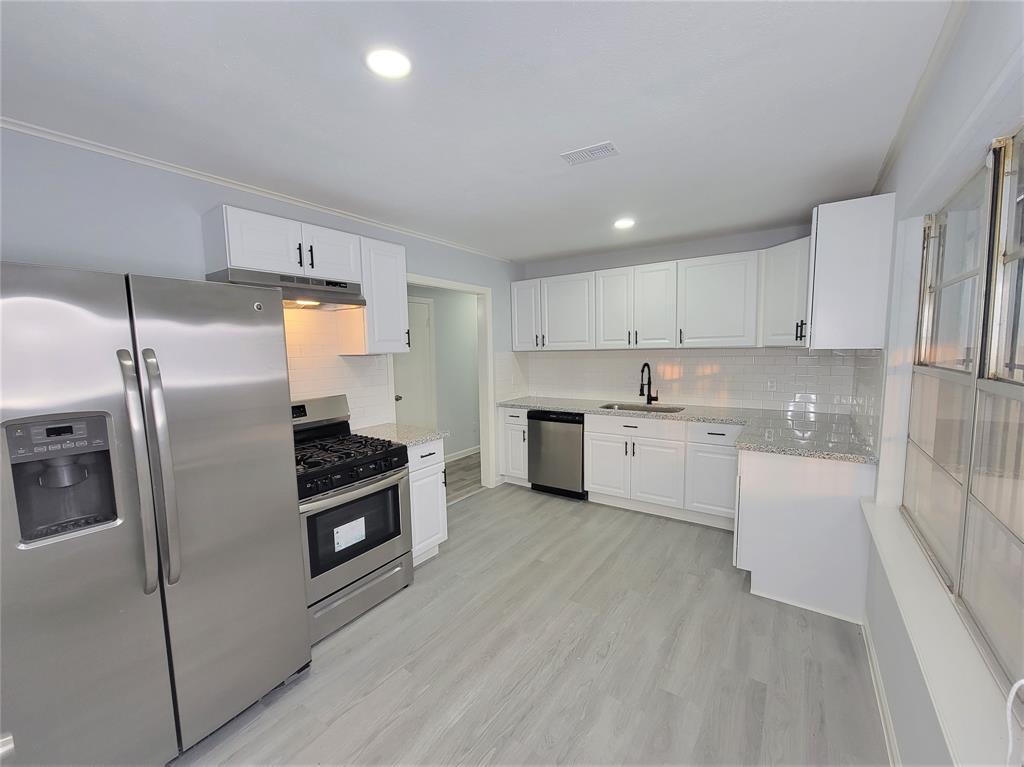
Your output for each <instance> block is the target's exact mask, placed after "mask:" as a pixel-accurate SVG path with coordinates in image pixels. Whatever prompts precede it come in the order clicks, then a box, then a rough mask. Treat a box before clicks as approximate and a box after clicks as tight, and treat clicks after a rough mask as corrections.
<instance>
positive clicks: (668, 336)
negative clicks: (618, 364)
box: [633, 261, 677, 349]
mask: <svg viewBox="0 0 1024 767" xmlns="http://www.w3.org/2000/svg"><path fill="white" fill-rule="evenodd" d="M676 269H677V267H676V262H675V261H669V262H668V263H663V264H644V265H643V266H634V267H633V346H634V347H636V348H638V349H671V348H673V347H675V346H676Z"/></svg>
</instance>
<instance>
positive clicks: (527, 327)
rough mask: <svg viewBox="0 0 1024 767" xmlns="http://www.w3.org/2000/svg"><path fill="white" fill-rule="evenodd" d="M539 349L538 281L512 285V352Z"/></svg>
mask: <svg viewBox="0 0 1024 767" xmlns="http://www.w3.org/2000/svg"><path fill="white" fill-rule="evenodd" d="M537 349H540V280H523V281H522V282H513V283H512V351H514V352H528V351H535V350H537Z"/></svg>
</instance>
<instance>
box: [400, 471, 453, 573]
mask: <svg viewBox="0 0 1024 767" xmlns="http://www.w3.org/2000/svg"><path fill="white" fill-rule="evenodd" d="M409 502H410V504H411V505H412V559H413V563H414V564H419V563H420V562H422V561H423V560H425V559H429V558H430V557H432V556H434V555H435V554H436V553H437V547H438V545H439V544H441V543H443V542H444V541H446V540H448V500H447V493H446V491H445V471H444V464H443V463H435V464H434V465H432V466H428V467H427V468H425V469H419V470H417V471H414V472H412V473H411V474H410V475H409Z"/></svg>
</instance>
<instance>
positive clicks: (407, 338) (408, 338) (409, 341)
mask: <svg viewBox="0 0 1024 767" xmlns="http://www.w3.org/2000/svg"><path fill="white" fill-rule="evenodd" d="M405 345H406V346H408V347H409V348H410V349H411V348H412V336H411V335H409V331H408V330H406V331H405Z"/></svg>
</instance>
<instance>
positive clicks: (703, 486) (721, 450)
mask: <svg viewBox="0 0 1024 767" xmlns="http://www.w3.org/2000/svg"><path fill="white" fill-rule="evenodd" d="M737 463H738V458H737V452H736V448H734V447H729V446H726V445H700V444H695V443H691V444H689V445H687V446H686V503H685V506H686V508H687V509H693V510H694V511H703V512H704V513H706V514H720V515H722V516H729V517H731V516H734V515H735V514H736V466H737Z"/></svg>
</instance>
